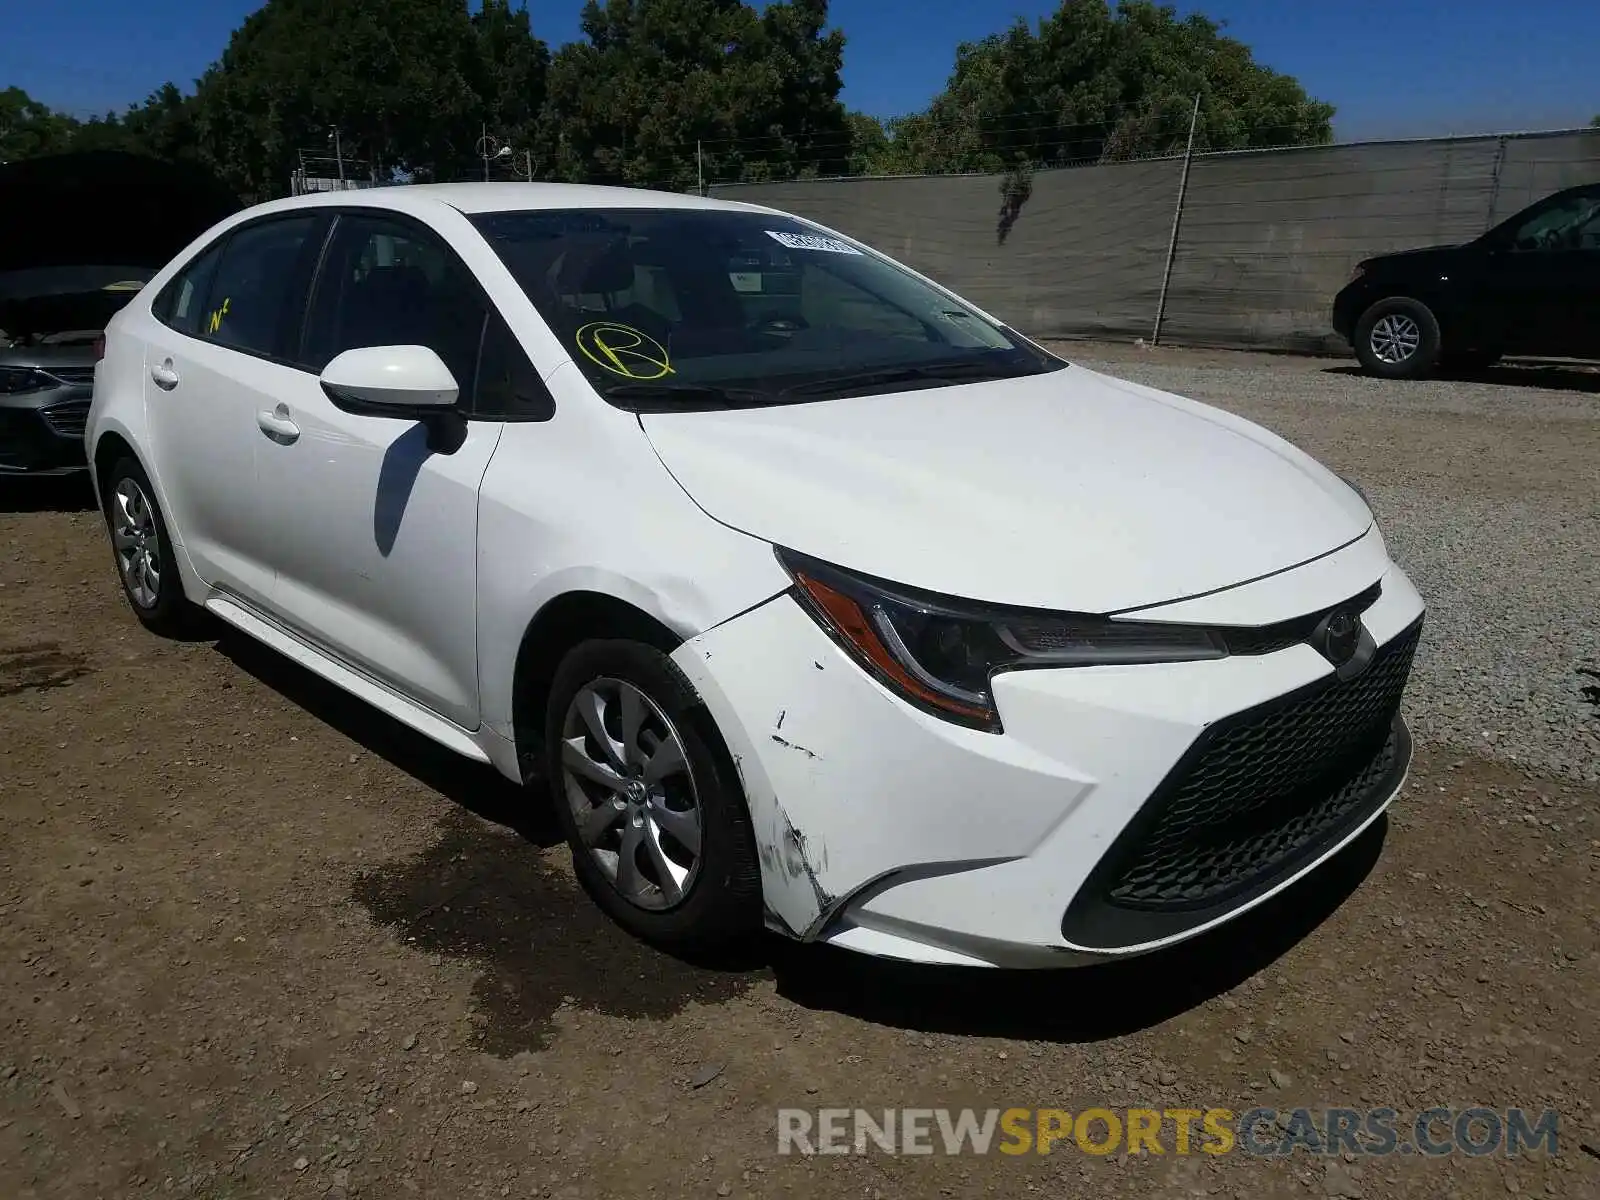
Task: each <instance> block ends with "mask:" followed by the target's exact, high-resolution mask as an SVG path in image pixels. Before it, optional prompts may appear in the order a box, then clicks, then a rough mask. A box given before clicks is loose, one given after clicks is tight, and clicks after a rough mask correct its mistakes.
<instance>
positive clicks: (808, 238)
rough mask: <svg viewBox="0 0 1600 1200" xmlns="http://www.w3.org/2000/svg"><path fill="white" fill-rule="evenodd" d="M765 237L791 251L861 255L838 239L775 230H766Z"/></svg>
mask: <svg viewBox="0 0 1600 1200" xmlns="http://www.w3.org/2000/svg"><path fill="white" fill-rule="evenodd" d="M767 236H768V237H769V238H771V239H772V240H773V241H775V242H777V243H779V244H780V245H784V246H787V247H789V249H791V250H821V251H824V252H825V253H828V254H860V253H861V251H859V250H857V249H856V248H855V247H854V246H852V245H850V244H849V243H848V242H841V241H840V240H839V239H838V238H829V237H816V236H814V235H812V234H809V233H779V232H778V231H777V230H775V229H769V230H767Z"/></svg>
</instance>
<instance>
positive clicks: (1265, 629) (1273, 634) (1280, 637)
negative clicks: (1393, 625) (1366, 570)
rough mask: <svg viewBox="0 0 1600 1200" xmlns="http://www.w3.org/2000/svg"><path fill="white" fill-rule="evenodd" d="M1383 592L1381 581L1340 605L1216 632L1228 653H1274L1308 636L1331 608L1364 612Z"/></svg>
mask: <svg viewBox="0 0 1600 1200" xmlns="http://www.w3.org/2000/svg"><path fill="white" fill-rule="evenodd" d="M1382 593H1383V585H1382V583H1375V584H1373V585H1372V586H1371V587H1369V588H1368V589H1367V590H1366V591H1364V592H1361V593H1360V594H1358V595H1355V596H1352V597H1351V598H1350V599H1349V600H1346V601H1345V602H1344V603H1343V604H1336V605H1334V606H1333V607H1332V608H1325V609H1323V610H1322V611H1321V612H1315V613H1311V614H1309V615H1308V616H1304V617H1294V618H1292V619H1290V620H1288V621H1278V622H1277V623H1275V624H1272V625H1260V626H1256V627H1255V628H1252V629H1223V630H1220V631H1219V632H1221V634H1222V638H1223V641H1225V642H1226V643H1227V646H1228V653H1230V654H1275V653H1276V652H1277V651H1279V650H1286V649H1288V648H1289V647H1290V646H1296V645H1299V644H1300V643H1301V642H1303V641H1305V640H1306V639H1308V638H1309V637H1310V636H1311V634H1312V632H1313V631H1314V630H1315V629H1316V627H1317V626H1318V624H1320V623H1321V621H1322V618H1323V617H1325V616H1327V615H1328V614H1329V613H1330V612H1332V611H1333V609H1334V608H1347V609H1349V610H1350V611H1351V612H1353V613H1357V614H1359V613H1364V612H1366V611H1367V609H1369V608H1371V607H1372V606H1373V605H1374V604H1375V603H1377V600H1378V597H1379V596H1380V595H1381V594H1382Z"/></svg>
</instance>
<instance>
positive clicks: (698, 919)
mask: <svg viewBox="0 0 1600 1200" xmlns="http://www.w3.org/2000/svg"><path fill="white" fill-rule="evenodd" d="M545 745H546V754H547V763H546V769H547V771H548V778H549V779H550V780H551V781H552V783H553V785H554V786H553V788H552V790H553V792H554V793H555V798H556V811H557V815H558V817H559V819H560V821H561V824H562V828H563V830H564V831H565V833H566V835H567V842H568V844H569V845H570V846H571V848H572V860H573V869H574V870H575V871H576V873H577V876H578V879H579V881H580V882H581V883H582V884H583V886H584V888H585V890H587V891H588V893H589V894H590V896H592V897H593V898H594V900H595V902H596V903H597V904H599V906H600V907H601V908H602V909H604V910H605V911H606V913H607V914H608V915H610V916H611V918H612V919H613V920H615V921H616V922H617V923H618V924H619V925H621V926H622V927H623V928H625V929H627V930H628V931H629V932H630V933H632V934H634V935H635V936H637V937H639V938H642V939H643V940H645V941H647V942H650V943H652V944H654V945H657V946H660V947H661V948H663V949H666V950H669V951H673V952H676V953H690V954H704V953H707V952H714V951H719V950H725V949H728V948H730V947H731V946H733V945H734V944H736V943H738V942H740V941H742V940H743V939H745V938H746V937H748V936H749V935H750V934H752V933H754V932H755V931H756V930H757V929H758V928H759V927H760V923H761V874H760V868H759V865H758V862H757V859H756V849H755V837H754V834H753V833H752V831H751V826H750V817H749V814H748V812H747V811H746V808H745V801H744V794H743V791H742V789H741V788H740V786H739V781H738V774H737V772H736V771H735V770H734V768H733V764H732V762H731V760H730V759H729V756H728V752H727V750H726V749H725V748H724V746H723V744H722V739H721V737H720V736H719V735H718V734H717V731H716V727H715V725H714V724H713V723H712V721H711V717H710V714H709V713H708V712H707V711H706V709H705V705H704V704H703V702H702V701H701V700H700V698H699V696H698V695H696V694H695V691H694V689H693V687H692V686H691V685H690V683H689V681H688V680H687V679H686V678H684V676H683V673H682V672H681V671H679V670H678V667H677V665H676V664H675V663H673V662H672V660H671V659H669V658H668V657H667V656H666V655H665V654H663V653H661V651H659V650H657V649H655V648H654V647H652V646H646V645H644V644H642V643H639V642H633V641H621V640H603V641H601V640H597V641H589V642H584V643H582V644H581V645H579V646H577V647H575V648H574V649H573V650H572V651H571V652H569V653H568V654H567V656H566V658H564V659H563V660H562V662H561V665H560V666H559V667H558V668H557V669H556V674H555V679H554V681H553V683H552V684H551V689H550V697H549V703H548V706H547V713H546V726H545Z"/></svg>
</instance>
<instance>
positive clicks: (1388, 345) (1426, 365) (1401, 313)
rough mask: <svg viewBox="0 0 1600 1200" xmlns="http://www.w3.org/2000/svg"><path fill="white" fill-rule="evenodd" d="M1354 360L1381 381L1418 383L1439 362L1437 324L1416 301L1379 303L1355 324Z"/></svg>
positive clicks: (1423, 305) (1392, 299) (1394, 300)
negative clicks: (1416, 380)
mask: <svg viewBox="0 0 1600 1200" xmlns="http://www.w3.org/2000/svg"><path fill="white" fill-rule="evenodd" d="M1355 341H1356V357H1357V358H1359V359H1360V360H1361V365H1362V366H1363V367H1365V368H1366V369H1367V371H1368V372H1369V373H1370V374H1373V375H1378V376H1381V377H1382V378H1384V379H1421V378H1422V377H1423V376H1424V375H1427V374H1428V373H1429V372H1430V371H1432V370H1433V369H1434V367H1435V366H1436V365H1437V364H1438V362H1439V345H1440V339H1439V322H1438V320H1437V318H1435V317H1434V315H1433V312H1432V310H1431V309H1429V308H1428V306H1427V305H1426V304H1424V303H1422V302H1421V301H1420V300H1412V299H1409V298H1407V297H1403V296H1396V297H1391V298H1390V299H1387V300H1380V301H1378V302H1377V303H1376V304H1374V305H1373V306H1372V307H1371V308H1369V309H1367V311H1366V312H1364V313H1362V314H1361V320H1359V321H1357V322H1356V339H1355Z"/></svg>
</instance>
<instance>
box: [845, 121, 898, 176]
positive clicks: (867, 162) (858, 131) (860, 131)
mask: <svg viewBox="0 0 1600 1200" xmlns="http://www.w3.org/2000/svg"><path fill="white" fill-rule="evenodd" d="M845 124H846V126H847V127H848V128H849V131H850V161H849V162H848V163H847V164H846V166H845V169H846V172H847V173H848V174H851V175H878V174H882V173H883V172H884V170H885V168H886V167H887V165H888V163H889V161H890V147H889V131H888V130H887V129H885V128H884V125H883V122H882V121H880V120H878V118H877V117H869V116H868V115H867V114H866V113H862V112H852V113H846V114H845Z"/></svg>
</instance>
